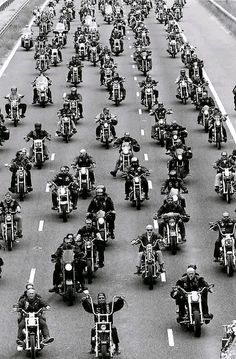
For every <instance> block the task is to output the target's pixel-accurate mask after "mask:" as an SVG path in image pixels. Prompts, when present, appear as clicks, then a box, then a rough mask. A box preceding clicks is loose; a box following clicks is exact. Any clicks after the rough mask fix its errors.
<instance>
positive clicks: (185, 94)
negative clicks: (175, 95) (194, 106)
mask: <svg viewBox="0 0 236 359" xmlns="http://www.w3.org/2000/svg"><path fill="white" fill-rule="evenodd" d="M179 96H180V100H181V101H182V103H183V104H184V105H186V103H187V99H188V98H189V89H188V84H187V82H186V81H185V80H181V81H180V83H179Z"/></svg>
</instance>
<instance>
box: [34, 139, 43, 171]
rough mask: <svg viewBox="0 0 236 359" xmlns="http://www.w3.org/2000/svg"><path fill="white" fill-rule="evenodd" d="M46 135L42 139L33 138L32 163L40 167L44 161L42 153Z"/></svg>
mask: <svg viewBox="0 0 236 359" xmlns="http://www.w3.org/2000/svg"><path fill="white" fill-rule="evenodd" d="M45 139H46V137H44V138H43V139H35V140H33V158H32V160H33V163H34V165H35V166H36V167H37V168H38V169H41V168H42V165H43V163H44V161H45V155H44V141H45Z"/></svg>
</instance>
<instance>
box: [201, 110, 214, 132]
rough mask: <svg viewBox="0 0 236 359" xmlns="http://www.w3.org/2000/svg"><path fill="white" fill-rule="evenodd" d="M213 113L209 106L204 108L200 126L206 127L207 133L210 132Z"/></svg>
mask: <svg viewBox="0 0 236 359" xmlns="http://www.w3.org/2000/svg"><path fill="white" fill-rule="evenodd" d="M211 113H212V110H211V108H210V107H209V106H208V105H205V106H203V107H202V109H201V116H200V121H199V124H200V125H202V126H204V129H205V132H208V129H209V120H210V116H211Z"/></svg>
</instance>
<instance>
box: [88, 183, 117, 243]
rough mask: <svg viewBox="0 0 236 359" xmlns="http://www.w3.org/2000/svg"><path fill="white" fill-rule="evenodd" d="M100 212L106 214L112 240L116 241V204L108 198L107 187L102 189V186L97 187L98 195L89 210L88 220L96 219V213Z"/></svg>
mask: <svg viewBox="0 0 236 359" xmlns="http://www.w3.org/2000/svg"><path fill="white" fill-rule="evenodd" d="M100 210H102V211H104V212H105V215H106V221H107V223H108V226H109V232H110V235H111V238H112V239H114V238H115V234H114V229H115V218H116V212H115V208H114V203H113V201H112V199H111V197H110V196H108V194H107V193H106V189H105V187H103V188H101V186H97V187H96V195H95V197H94V198H93V199H92V201H91V202H90V204H89V206H88V210H87V212H88V218H92V219H94V217H95V215H96V213H97V212H98V211H100Z"/></svg>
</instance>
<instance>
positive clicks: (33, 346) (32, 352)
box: [30, 334, 36, 359]
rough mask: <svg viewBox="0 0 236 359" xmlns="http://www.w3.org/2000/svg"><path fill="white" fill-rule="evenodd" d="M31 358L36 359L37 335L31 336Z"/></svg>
mask: <svg viewBox="0 0 236 359" xmlns="http://www.w3.org/2000/svg"><path fill="white" fill-rule="evenodd" d="M30 356H31V359H35V358H36V350H35V335H34V334H31V335H30Z"/></svg>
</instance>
